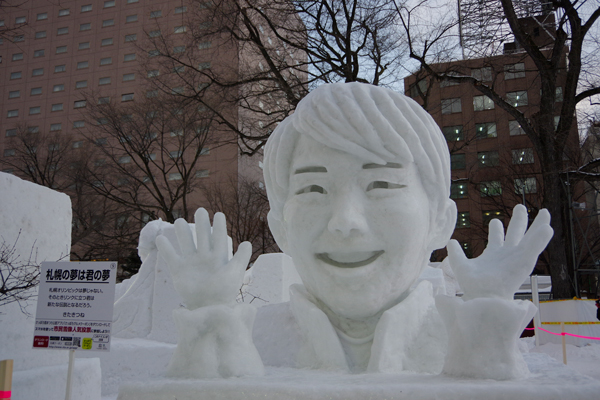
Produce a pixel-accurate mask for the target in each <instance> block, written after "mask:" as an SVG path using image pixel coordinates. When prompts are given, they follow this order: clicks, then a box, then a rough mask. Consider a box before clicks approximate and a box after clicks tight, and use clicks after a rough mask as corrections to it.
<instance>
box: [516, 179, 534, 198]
mask: <svg viewBox="0 0 600 400" xmlns="http://www.w3.org/2000/svg"><path fill="white" fill-rule="evenodd" d="M515 193H516V194H521V195H522V194H523V193H525V194H530V193H537V181H536V179H535V178H524V179H521V178H517V179H515Z"/></svg>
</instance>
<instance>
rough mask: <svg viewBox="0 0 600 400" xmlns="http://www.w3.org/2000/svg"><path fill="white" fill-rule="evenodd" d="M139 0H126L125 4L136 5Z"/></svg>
mask: <svg viewBox="0 0 600 400" xmlns="http://www.w3.org/2000/svg"><path fill="white" fill-rule="evenodd" d="M138 1H140V0H127V4H131V3H137V2H138Z"/></svg>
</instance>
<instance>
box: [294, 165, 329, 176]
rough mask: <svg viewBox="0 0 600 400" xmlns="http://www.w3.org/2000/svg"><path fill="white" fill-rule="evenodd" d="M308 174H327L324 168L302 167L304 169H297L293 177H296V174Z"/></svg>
mask: <svg viewBox="0 0 600 400" xmlns="http://www.w3.org/2000/svg"><path fill="white" fill-rule="evenodd" d="M308 172H327V168H325V167H316V166H314V167H304V168H298V169H297V170H296V171H294V175H298V174H306V173H308Z"/></svg>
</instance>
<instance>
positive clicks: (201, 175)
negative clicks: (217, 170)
mask: <svg viewBox="0 0 600 400" xmlns="http://www.w3.org/2000/svg"><path fill="white" fill-rule="evenodd" d="M209 175H210V170H208V169H199V170H198V171H196V178H207V177H208V176H209Z"/></svg>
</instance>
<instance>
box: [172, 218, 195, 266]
mask: <svg viewBox="0 0 600 400" xmlns="http://www.w3.org/2000/svg"><path fill="white" fill-rule="evenodd" d="M173 225H175V235H177V241H178V242H179V248H180V249H181V254H182V255H183V256H184V257H185V256H189V255H191V254H194V253H195V252H196V245H195V244H194V236H193V235H192V230H191V229H190V226H189V225H188V223H187V222H186V221H185V220H184V219H183V218H179V219H177V220H176V221H175V223H174V224H173Z"/></svg>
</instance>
